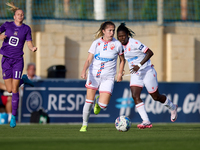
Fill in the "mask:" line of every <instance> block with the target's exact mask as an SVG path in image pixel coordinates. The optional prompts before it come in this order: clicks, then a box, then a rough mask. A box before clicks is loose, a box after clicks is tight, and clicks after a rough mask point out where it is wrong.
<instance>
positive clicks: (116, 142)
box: [0, 123, 200, 150]
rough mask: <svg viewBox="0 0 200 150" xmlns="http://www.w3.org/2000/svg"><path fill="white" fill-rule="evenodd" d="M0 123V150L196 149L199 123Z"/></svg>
mask: <svg viewBox="0 0 200 150" xmlns="http://www.w3.org/2000/svg"><path fill="white" fill-rule="evenodd" d="M80 127H81V125H69V124H66V125H52V124H49V125H39V124H34V125H19V124H18V125H17V127H16V128H14V129H12V128H10V127H9V125H1V126H0V150H7V149H9V150H10V149H13V150H40V149H43V150H44V149H47V150H64V149H66V150H84V149H85V150H107V149H108V150H118V149H120V150H121V149H133V150H143V149H144V150H173V149H175V150H186V149H188V150H197V149H198V150H199V149H200V124H175V123H169V124H153V128H151V129H137V128H136V124H132V126H131V129H130V130H129V131H128V132H119V131H117V130H116V129H115V127H114V123H113V124H89V128H88V131H87V132H86V133H80V132H79V129H80Z"/></svg>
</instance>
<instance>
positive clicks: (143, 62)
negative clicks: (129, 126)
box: [117, 23, 178, 129]
mask: <svg viewBox="0 0 200 150" xmlns="http://www.w3.org/2000/svg"><path fill="white" fill-rule="evenodd" d="M133 34H134V32H133V31H132V30H130V29H129V28H127V27H126V26H125V24H124V23H121V25H120V26H119V27H118V29H117V38H118V40H119V41H120V42H121V43H122V45H123V47H124V57H125V59H126V60H127V61H128V65H129V68H130V73H131V79H130V88H131V92H132V97H133V99H134V102H135V105H136V108H137V110H138V112H139V114H140V116H141V118H142V120H143V122H142V123H141V124H139V125H137V127H138V128H139V129H144V128H151V127H152V124H151V122H150V120H149V118H148V115H147V113H146V110H145V107H144V103H143V101H142V100H141V98H140V94H141V91H142V88H143V86H145V87H146V89H147V91H148V92H149V94H150V95H151V96H152V98H153V99H154V100H155V101H159V102H161V103H163V105H164V106H166V107H167V108H169V109H170V110H171V121H172V122H174V121H176V119H177V107H178V106H177V105H175V104H173V103H172V102H171V101H170V100H169V99H168V98H167V97H166V96H165V95H161V94H160V93H159V92H158V81H157V73H156V71H155V69H154V67H153V65H152V64H151V60H150V58H151V57H152V56H153V52H152V51H151V50H150V49H149V48H148V47H147V46H145V45H144V44H142V43H141V42H140V41H138V40H135V39H133V38H132V36H133Z"/></svg>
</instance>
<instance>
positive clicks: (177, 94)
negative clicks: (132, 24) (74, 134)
mask: <svg viewBox="0 0 200 150" xmlns="http://www.w3.org/2000/svg"><path fill="white" fill-rule="evenodd" d="M86 90H87V89H86V88H85V81H84V80H68V79H51V80H50V79H47V80H41V81H39V82H35V87H29V86H25V87H24V95H23V101H22V112H21V122H30V116H31V112H33V111H37V110H39V109H41V108H42V109H44V111H45V112H47V113H48V115H49V117H50V123H51V122H52V123H53V122H54V123H60V122H62V123H67V122H82V109H83V105H84V102H85V98H86ZM159 91H160V93H164V94H165V95H166V96H168V98H169V99H170V100H171V101H172V102H173V103H175V104H177V105H178V119H177V121H176V122H200V83H159ZM97 94H98V92H97ZM141 99H142V100H143V101H144V103H145V108H146V111H147V113H148V116H149V118H150V120H151V122H171V121H170V111H169V110H168V109H167V108H166V107H165V106H163V105H162V104H161V103H159V102H156V101H154V100H153V99H152V98H151V96H150V95H149V94H148V92H147V91H146V89H145V88H143V90H142V93H141ZM120 115H126V116H128V117H129V118H130V119H131V121H132V122H141V121H142V120H141V118H140V116H139V114H138V113H137V110H136V108H135V104H134V101H133V99H132V98H131V91H130V88H129V82H128V81H123V82H120V83H117V82H116V83H115V86H114V90H113V94H112V97H111V100H110V103H109V105H108V108H107V110H106V111H103V110H101V112H100V114H99V115H95V114H94V113H93V109H92V112H91V115H90V119H89V122H95V123H98V122H109V123H113V122H114V121H115V119H116V118H117V117H118V116H120Z"/></svg>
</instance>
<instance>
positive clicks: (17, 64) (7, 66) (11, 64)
mask: <svg viewBox="0 0 200 150" xmlns="http://www.w3.org/2000/svg"><path fill="white" fill-rule="evenodd" d="M1 67H2V75H3V79H4V80H5V79H10V78H12V79H21V76H22V71H23V68H24V59H23V57H21V58H17V59H16V58H9V57H5V56H3V57H2V60H1Z"/></svg>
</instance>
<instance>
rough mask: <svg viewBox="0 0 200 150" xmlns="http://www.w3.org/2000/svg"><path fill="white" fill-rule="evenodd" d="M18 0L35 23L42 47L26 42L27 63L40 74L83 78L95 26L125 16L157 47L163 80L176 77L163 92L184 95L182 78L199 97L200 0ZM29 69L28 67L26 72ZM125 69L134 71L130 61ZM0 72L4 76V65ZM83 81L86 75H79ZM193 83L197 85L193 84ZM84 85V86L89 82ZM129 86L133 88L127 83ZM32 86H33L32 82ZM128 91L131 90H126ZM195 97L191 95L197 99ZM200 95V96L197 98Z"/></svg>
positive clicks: (3, 17)
mask: <svg viewBox="0 0 200 150" xmlns="http://www.w3.org/2000/svg"><path fill="white" fill-rule="evenodd" d="M8 1H9V0H1V1H0V25H1V24H3V23H4V22H5V21H12V19H13V14H12V13H11V12H9V11H8V10H7V7H6V5H5V3H6V2H8ZM13 2H14V3H15V5H16V6H18V7H20V8H21V9H23V10H24V12H25V23H26V24H28V25H29V26H30V27H31V29H32V37H33V43H34V44H35V45H36V46H37V47H38V51H37V52H36V53H32V52H30V51H29V50H28V48H27V46H26V45H25V46H24V52H25V54H24V58H25V66H26V65H27V64H28V63H30V62H31V63H35V64H36V75H38V76H40V77H41V78H42V79H46V78H57V77H58V74H61V73H62V75H61V76H60V77H58V78H66V79H67V81H68V79H69V80H71V81H73V80H74V79H76V80H77V79H80V75H81V71H82V68H83V65H84V62H85V60H86V58H87V56H88V49H89V48H90V45H91V44H92V42H93V40H94V34H95V32H96V31H97V30H98V28H99V26H100V24H101V23H102V22H103V21H105V20H111V21H113V22H114V23H115V24H116V27H117V26H118V25H119V24H120V23H121V22H125V23H126V25H127V27H129V28H130V29H132V30H133V31H134V32H135V33H136V35H135V37H134V38H135V39H137V40H139V41H141V42H142V43H143V44H145V45H147V46H148V47H149V48H150V49H151V50H152V51H153V52H154V56H153V57H152V58H151V60H152V63H153V64H154V66H155V69H156V71H157V73H158V81H159V82H162V83H161V84H164V82H167V83H166V84H170V83H174V82H176V83H177V84H175V85H174V84H173V85H172V84H171V85H170V86H169V87H168V86H165V85H163V88H162V89H163V91H162V92H164V91H166V90H168V89H169V88H170V89H171V88H174V89H173V92H172V91H166V94H171V97H172V99H173V96H174V94H176V93H180V97H182V100H184V99H185V97H186V98H187V93H189V91H188V92H185V93H184V94H183V93H181V88H180V87H182V88H183V87H184V86H185V85H178V83H186V84H187V86H186V87H188V89H190V90H191V89H193V88H194V89H196V90H197V91H196V93H194V97H198V93H199V90H198V88H197V87H199V84H198V82H199V81H200V67H199V66H198V65H199V64H200V0H139V1H138V0H123V1H122V0H13ZM115 37H116V35H115ZM1 43H2V41H0V44H1ZM59 71H60V72H59ZM26 72H27V70H26V68H25V69H24V73H26ZM52 72H53V73H52ZM125 74H129V69H128V65H126V68H125ZM0 76H1V78H0V80H2V73H1V71H0ZM129 78H130V77H128V76H126V77H124V80H125V81H127V83H128V81H129ZM48 81H49V80H48ZM63 81H66V80H63ZM44 82H47V80H44ZM80 82H85V81H82V80H80ZM194 83H196V85H195V86H197V87H193V88H190V85H191V84H194ZM37 84H38V83H37ZM188 84H189V85H188ZM81 85H83V87H84V84H81ZM38 86H41V85H38ZM45 86H46V85H45ZM62 87H64V85H63V86H62ZM122 87H123V86H122ZM125 87H126V88H127V89H128V84H127V85H126V86H125ZM125 87H124V88H122V89H121V91H123V90H124V89H125ZM161 87H162V86H161ZM165 87H168V88H165ZM27 89H29V91H31V89H30V88H29V87H27ZM32 90H33V89H32ZM35 90H36V91H38V89H35ZM176 90H178V91H176ZM61 91H62V90H61ZM63 91H64V90H63ZM116 91H117V90H116ZM182 91H184V90H182ZM186 91H187V90H186ZM170 92H172V93H170ZM146 94H147V93H146ZM83 95H84V94H83ZM122 95H123V94H121V97H122ZM67 96H68V95H66V97H67ZM27 97H28V95H27ZM114 97H115V96H114ZM125 97H130V95H129V94H127V96H125ZM180 97H179V98H180ZM116 98H117V97H116ZM116 98H114V99H116ZM47 99H48V98H47ZM58 99H59V98H58ZM194 99H195V98H192V100H193V101H194ZM48 100H49V99H48ZM188 101H190V99H189V100H188ZM198 101H200V100H199V99H197V102H198ZM56 102H57V101H56ZM177 103H178V102H177ZM180 103H181V105H182V104H184V102H180ZM198 103H200V102H198ZM56 104H57V103H56ZM47 105H48V110H49V109H51V107H50V106H51V105H50V104H49V103H48V104H47ZM82 105H83V103H82V104H81V106H82ZM53 106H54V105H53V104H52V108H55V107H53ZM43 107H44V106H43ZM46 107H47V106H46ZM185 107H186V108H188V107H187V106H185ZM36 108H39V107H36ZM192 108H194V107H192ZM192 108H191V110H192ZM195 109H196V110H195V111H194V112H195V113H197V115H199V113H200V104H198V107H197V108H195ZM35 110H36V109H35ZM80 110H81V109H80ZM181 111H182V110H180V112H181ZM198 111H199V113H198ZM29 112H30V111H29ZM80 112H81V111H80ZM164 113H166V111H164ZM29 117H30V116H29ZM198 119H200V118H199V117H198Z"/></svg>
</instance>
